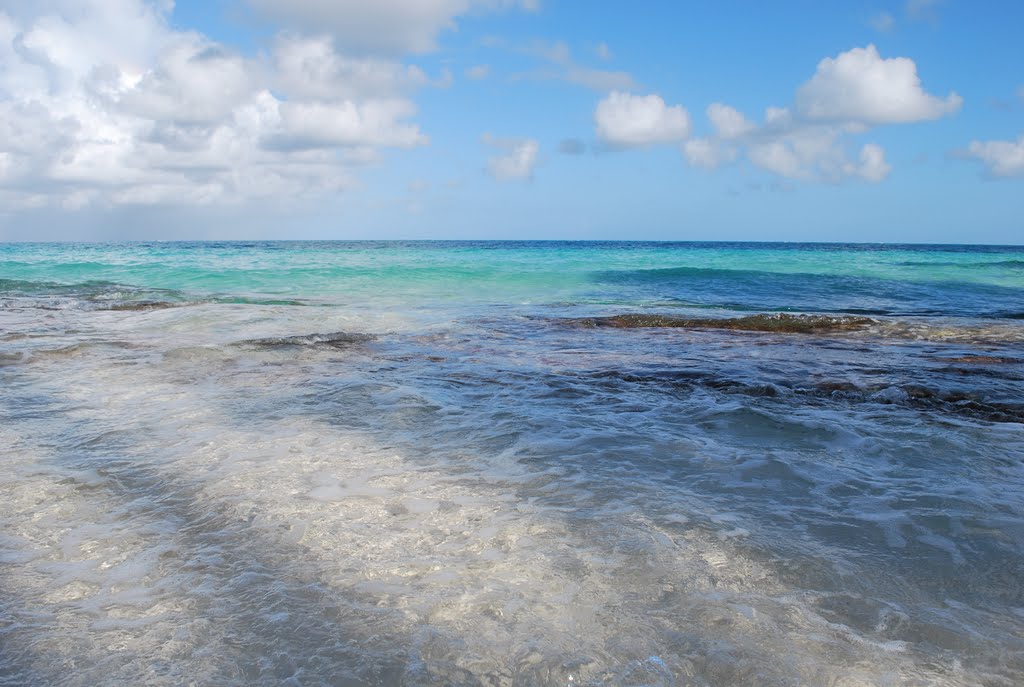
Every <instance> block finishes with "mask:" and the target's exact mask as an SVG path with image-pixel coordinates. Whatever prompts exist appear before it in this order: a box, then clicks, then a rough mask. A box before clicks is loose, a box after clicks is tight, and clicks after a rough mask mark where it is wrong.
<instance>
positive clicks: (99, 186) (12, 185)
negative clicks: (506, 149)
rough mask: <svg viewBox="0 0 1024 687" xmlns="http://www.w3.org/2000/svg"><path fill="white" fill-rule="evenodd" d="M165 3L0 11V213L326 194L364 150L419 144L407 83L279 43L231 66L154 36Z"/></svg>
mask: <svg viewBox="0 0 1024 687" xmlns="http://www.w3.org/2000/svg"><path fill="white" fill-rule="evenodd" d="M167 10H168V3H162V4H161V5H159V6H158V5H155V4H152V3H149V2H145V1H144V0H81V1H79V2H70V1H66V2H65V1H64V0H55V1H50V2H46V1H45V0H44V1H43V2H39V3H35V4H34V5H32V6H30V5H28V4H27V3H26V4H23V5H20V6H19V13H18V14H17V18H16V19H15V18H12V17H11V16H7V15H3V14H2V13H0V202H4V203H5V204H7V205H8V206H11V207H17V206H39V205H45V204H52V205H56V206H62V207H65V208H77V207H83V206H85V205H88V204H114V205H116V204H138V203H175V204H209V203H223V202H237V201H241V200H244V199H248V198H253V197H261V196H275V195H284V196H287V197H299V196H303V195H309V194H318V193H325V192H326V193H331V192H335V191H337V190H338V189H341V188H346V187H348V186H351V185H352V184H353V183H354V177H353V174H352V172H351V170H350V167H352V166H356V165H360V164H366V163H367V162H369V161H372V160H374V159H376V157H377V154H378V153H377V151H378V149H380V148H386V147H397V148H408V147H410V146H416V145H422V144H424V143H425V142H426V136H425V135H424V134H422V133H421V132H420V130H419V128H418V127H417V126H416V124H415V123H414V122H412V121H410V120H411V118H412V117H413V116H414V114H415V107H414V105H413V103H412V102H411V101H410V100H409V98H408V94H409V93H410V92H411V91H412V90H414V89H416V88H419V87H422V86H424V85H425V84H427V83H428V82H429V80H428V79H427V78H426V76H425V75H424V74H423V72H422V71H421V70H419V69H418V68H416V67H409V66H404V65H401V64H399V63H397V62H394V61H390V60H383V59H374V58H351V57H346V56H343V55H341V54H339V53H337V52H336V51H335V50H334V49H333V47H332V45H331V43H330V42H329V41H327V40H326V39H309V38H299V37H296V36H290V35H285V36H281V37H279V38H278V39H277V40H276V41H275V43H274V47H273V50H272V51H271V53H269V54H268V55H265V56H262V57H259V58H247V57H244V56H241V55H239V54H237V53H234V52H232V51H230V50H228V49H226V48H225V47H224V46H223V45H220V44H218V43H216V42H214V41H211V40H210V39H208V38H206V37H204V36H202V35H200V34H198V33H195V32H182V31H176V30H173V29H172V28H170V26H169V25H168V23H167V14H166V12H167Z"/></svg>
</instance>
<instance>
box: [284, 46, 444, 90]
mask: <svg viewBox="0 0 1024 687" xmlns="http://www.w3.org/2000/svg"><path fill="white" fill-rule="evenodd" d="M273 59H274V70H273V75H274V85H275V86H276V87H277V89H279V90H280V91H282V92H283V93H286V94H287V95H288V96H289V97H298V98H309V99H317V100H339V99H351V98H373V97H376V98H388V97H392V96H395V95H399V94H403V93H407V92H409V91H411V90H414V89H416V88H421V87H423V86H426V85H427V84H428V83H429V79H428V78H427V75H426V74H424V73H423V70H421V69H420V68H419V67H416V66H406V65H403V64H401V63H399V62H395V61H394V60H386V59H379V58H372V57H360V58H353V57H348V56H345V55H341V54H339V53H338V52H337V51H335V49H334V46H333V45H332V43H331V41H330V39H328V38H326V37H323V36H320V37H315V38H310V37H305V36H300V35H296V34H284V35H281V36H278V37H277V39H276V40H275V41H274V48H273Z"/></svg>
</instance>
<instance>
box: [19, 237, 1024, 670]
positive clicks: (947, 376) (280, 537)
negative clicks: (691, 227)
mask: <svg viewBox="0 0 1024 687" xmlns="http://www.w3.org/2000/svg"><path fill="white" fill-rule="evenodd" d="M1022 423H1024V247H989V246H918V245H907V246H897V245H861V244H856V245H834V244H771V243H765V244H755V243H640V242H636V243H634V242H610V243H597V242H593V243H591V242H579V243H577V242H566V243H563V242H265V243H264V242H251V243H247V242H224V243H214V242H209V243H173V242H168V243H114V244H0V685H12V686H13V685H19V686H21V685H69V686H70V685H75V686H77V685H81V686H83V687H84V686H86V685H89V686H92V685H189V684H194V685H293V686H294V685H343V686H345V687H356V686H363V685H381V686H383V685H481V686H484V685H486V686H499V685H562V686H574V687H575V686H585V685H636V686H639V685H647V686H655V685H657V686H667V685H676V686H679V687H682V686H694V687H697V686H700V687H713V686H714V687H717V686H732V685H749V686H755V685H756V686H758V687H764V686H780V687H781V686H787V687H790V686H796V685H809V686H817V685H831V686H835V687H854V686H861V685H863V686H867V685H871V686H877V685H887V686H903V685H907V686H911V685H913V686H925V685H929V686H931V685H940V686H954V685H955V686H963V687H968V686H970V687H1004V686H1005V687H1011V686H1013V685H1021V684H1024V424H1022Z"/></svg>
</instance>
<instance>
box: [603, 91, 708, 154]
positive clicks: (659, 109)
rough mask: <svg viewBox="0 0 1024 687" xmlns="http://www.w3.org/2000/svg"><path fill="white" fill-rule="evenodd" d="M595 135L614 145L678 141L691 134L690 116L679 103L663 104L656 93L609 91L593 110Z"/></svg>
mask: <svg viewBox="0 0 1024 687" xmlns="http://www.w3.org/2000/svg"><path fill="white" fill-rule="evenodd" d="M594 126H595V127H596V129H597V135H598V137H599V138H600V139H601V140H602V141H604V142H605V143H607V144H608V145H610V146H613V147H616V148H631V147H639V146H647V145H652V144H656V143H672V142H675V141H681V140H683V139H685V138H686V137H687V136H689V135H690V115H689V113H688V112H687V111H686V108H684V107H683V106H682V105H671V106H670V105H666V104H665V101H664V100H662V98H661V96H659V95H654V94H652V95H633V94H631V93H624V92H620V91H613V92H612V93H609V94H608V96H607V97H606V98H604V99H603V100H601V101H600V102H599V103H598V104H597V108H596V109H595V110H594Z"/></svg>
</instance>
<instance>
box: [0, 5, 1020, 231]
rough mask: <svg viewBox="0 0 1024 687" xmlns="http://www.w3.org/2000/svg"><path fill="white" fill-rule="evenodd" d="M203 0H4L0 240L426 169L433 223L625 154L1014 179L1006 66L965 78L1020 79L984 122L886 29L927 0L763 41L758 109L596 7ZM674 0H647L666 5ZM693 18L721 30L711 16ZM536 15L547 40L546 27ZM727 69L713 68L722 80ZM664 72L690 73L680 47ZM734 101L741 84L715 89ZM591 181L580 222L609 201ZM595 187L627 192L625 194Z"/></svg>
mask: <svg viewBox="0 0 1024 687" xmlns="http://www.w3.org/2000/svg"><path fill="white" fill-rule="evenodd" d="M950 4H951V3H950ZM212 6H213V8H214V9H213V10H211V9H210V7H211V5H205V6H204V5H194V4H192V3H187V2H179V3H178V4H175V3H174V2H172V1H171V0H42V1H39V2H31V3H30V2H22V1H21V0H16V1H15V2H13V3H9V4H8V6H7V7H6V8H5V9H0V202H2V207H3V209H2V210H0V239H2V238H5V237H6V238H20V237H21V233H25V232H26V227H29V223H28V222H27V221H26V220H25V219H24V218H25V217H29V216H30V215H31V213H33V212H37V211H40V210H45V211H46V212H48V213H49V214H48V215H47V217H50V218H54V217H60V218H63V219H64V220H66V221H69V222H71V221H73V220H74V217H75V215H76V213H79V214H80V213H91V216H97V215H98V216H101V217H102V216H103V213H113V212H115V211H116V210H117V208H124V207H131V208H153V209H154V211H157V210H162V209H180V208H182V207H189V208H193V209H198V210H195V211H196V212H199V211H201V209H202V208H225V207H227V208H232V207H234V208H243V209H244V208H246V207H247V204H250V203H265V204H266V203H270V204H278V205H285V206H296V207H298V206H300V205H302V206H303V207H305V208H307V209H309V208H315V207H317V206H318V204H321V205H323V207H336V206H335V205H332V203H336V202H338V201H337V199H338V198H349V197H353V196H354V197H358V196H359V195H360V194H363V195H365V196H366V197H374V198H376V200H375V201H374V203H369V204H367V205H366V207H371V206H372V207H374V208H376V209H375V210H374V212H375V213H376V214H377V215H379V216H381V217H384V218H385V219H383V220H379V221H377V224H378V225H379V224H380V222H387V221H390V220H389V219H388V218H392V219H393V218H394V217H395V216H396V215H395V214H394V213H395V212H399V211H396V210H394V209H393V208H392V209H389V208H388V207H387V206H388V205H389V201H388V199H389V198H390V199H391V200H392V201H394V202H393V203H390V204H392V205H400V204H401V203H399V202H398V201H397V200H396V199H398V198H399V196H400V195H401V194H402V193H403V192H404V191H403V189H408V188H411V187H412V183H413V182H412V181H411V179H421V178H432V181H433V182H434V183H430V184H428V185H425V186H423V187H422V189H421V193H420V195H421V196H427V195H430V194H437V198H442V195H443V194H447V195H443V201H444V202H443V203H441V204H439V205H438V207H440V206H441V205H442V204H443V205H445V207H447V208H448V210H446V212H447V214H446V215H445V216H446V217H449V218H450V216H451V209H450V208H451V207H452V206H453V205H455V206H457V205H458V203H459V201H460V199H459V198H458V196H457V194H458V189H459V188H466V189H467V190H466V193H476V196H477V197H480V196H484V195H487V194H493V196H492V197H494V198H500V197H501V196H500V195H497V194H501V193H502V191H501V190H500V188H501V187H503V186H516V185H518V186H520V187H521V188H522V190H521V191H516V193H517V196H516V197H517V198H519V199H524V200H523V201H522V202H524V203H526V204H527V205H528V204H529V203H530V202H531V201H529V200H526V199H528V198H529V196H528V195H526V194H529V193H531V192H532V193H533V194H535V195H544V194H545V193H546V191H545V189H544V188H543V187H544V186H545V184H550V185H551V190H550V191H548V192H549V193H552V194H553V193H557V192H558V190H559V189H561V188H564V187H566V185H567V184H570V183H572V184H574V188H575V187H576V186H578V184H579V182H580V179H581V177H580V175H585V174H586V172H585V171H581V170H582V169H583V168H585V167H586V166H587V165H591V166H592V169H594V170H596V171H597V173H601V174H606V173H607V174H613V173H614V172H604V171H603V170H606V169H608V166H609V165H622V166H623V167H631V166H632V165H634V164H636V163H632V162H629V161H628V160H629V159H630V158H638V159H645V160H647V161H648V162H649V163H650V164H652V165H656V166H657V169H656V170H655V171H652V172H649V174H652V175H656V178H657V179H658V180H659V181H660V180H663V179H665V178H667V176H668V175H671V174H678V175H679V177H680V179H681V180H680V184H679V186H680V190H679V191H678V192H679V193H682V192H683V189H685V184H684V182H683V181H682V179H684V178H685V179H687V180H691V181H690V183H691V184H692V183H700V184H704V185H708V184H716V183H717V184H726V185H728V186H729V189H730V192H731V193H734V192H735V188H736V186H737V184H738V183H739V184H742V187H743V188H747V189H757V188H760V187H761V185H762V184H763V183H769V182H770V183H771V184H772V185H776V184H778V185H785V188H789V189H793V188H804V189H806V190H807V193H808V194H814V193H818V191H815V190H814V189H815V187H820V188H835V187H837V186H846V185H849V184H852V185H854V186H855V185H857V184H862V185H864V184H866V185H869V186H870V185H880V186H881V185H885V184H888V183H891V182H890V177H891V176H892V175H893V174H894V173H895V172H894V170H896V171H897V172H898V171H903V172H904V173H905V174H907V175H910V174H913V173H914V170H915V168H916V167H923V166H924V165H925V164H928V163H929V162H930V163H931V164H933V165H937V166H941V167H942V169H943V170H952V171H951V172H949V174H952V175H956V176H957V178H958V179H962V178H963V174H964V173H965V172H964V170H970V178H971V179H972V182H971V183H974V184H978V185H979V188H983V187H982V186H980V185H984V184H995V183H1003V184H1004V185H1007V184H1018V190H1017V192H1019V183H1020V182H1019V181H1018V180H1019V179H1021V178H1024V122H1022V117H1021V115H1022V113H1024V97H1022V96H1020V94H1022V93H1024V85H1020V84H1021V82H1022V81H1024V65H1022V64H1021V63H1019V62H1018V63H1017V64H1016V65H1013V64H1009V65H1007V67H1006V69H1005V70H1004V71H1005V73H1002V74H995V75H993V78H990V79H988V81H987V82H986V83H987V84H989V87H990V88H991V89H994V92H993V93H991V94H990V95H989V99H990V100H994V99H996V98H997V97H998V96H1000V95H1001V94H1002V93H1011V94H1015V95H1016V96H1018V97H1017V98H1016V100H1017V102H1011V103H1009V104H1008V105H1007V106H1006V107H1005V108H1003V110H1005V111H1006V112H1007V113H1008V114H1009V115H1010V117H1009V119H1008V122H1004V121H996V120H998V116H997V115H995V114H993V113H994V112H996V108H993V107H990V106H989V105H988V104H987V103H986V102H984V101H980V102H979V101H978V100H975V101H974V102H972V101H971V100H970V99H969V97H970V96H967V95H966V94H963V89H964V88H968V89H970V88H971V87H976V84H973V83H970V82H964V83H963V84H962V85H961V84H960V83H958V82H957V81H956V79H955V78H950V79H949V80H948V81H943V80H942V79H941V78H936V75H937V74H939V70H938V68H937V67H935V66H933V65H934V63H936V62H938V61H939V60H938V58H936V57H934V56H931V57H930V59H929V64H928V66H927V67H926V68H923V67H922V66H921V64H920V63H919V60H918V59H915V57H914V56H913V55H911V54H910V53H911V52H913V50H911V49H908V50H906V51H903V50H900V48H899V45H898V42H897V41H895V40H894V39H893V37H894V36H896V35H897V34H898V33H899V32H900V31H907V32H909V31H912V30H913V31H932V32H933V34H934V33H935V32H937V31H939V29H937V28H936V25H940V24H941V21H942V16H941V13H943V12H946V11H948V10H949V8H948V7H947V6H946V4H945V3H944V4H941V5H940V4H937V3H934V2H924V1H923V0H912V1H911V2H908V3H906V4H904V5H895V6H894V5H891V3H887V4H886V6H887V7H888V9H880V10H879V11H878V12H876V13H874V14H871V15H870V16H865V17H863V18H862V20H861V21H860V24H859V25H854V24H853V23H852V22H851V25H852V28H851V29H850V33H851V41H852V39H853V38H854V36H855V34H858V33H859V34H860V35H865V34H871V33H873V35H870V36H868V37H869V40H866V41H857V42H852V44H851V42H848V43H847V44H846V45H837V46H835V47H834V48H833V49H832V50H830V51H829V52H827V53H825V54H824V55H822V54H820V53H819V55H818V56H817V57H816V58H815V59H816V60H817V61H816V63H815V62H813V61H800V60H796V59H795V58H793V59H790V58H789V57H787V56H781V57H780V56H774V57H772V58H771V60H769V61H768V63H766V64H765V65H763V67H764V68H765V69H766V73H767V74H772V73H773V72H778V74H779V76H777V77H776V76H766V77H759V78H757V79H756V81H758V82H762V81H763V82H770V83H768V84H766V85H768V86H771V88H772V92H774V93H775V95H774V96H769V97H771V98H772V100H769V101H767V102H764V101H762V102H761V104H760V107H759V108H758V109H761V110H762V113H763V114H762V115H761V117H759V118H757V119H755V118H752V117H751V116H749V115H748V114H747V113H749V112H750V111H751V108H752V106H754V107H757V106H756V105H755V104H754V100H755V99H754V98H751V97H750V96H749V95H747V94H746V93H744V88H743V87H742V85H741V86H740V87H739V88H736V87H733V86H731V85H730V83H729V81H728V80H727V79H725V78H724V77H723V78H721V79H717V78H712V79H711V81H713V82H714V86H715V88H714V89H712V88H711V87H709V85H708V83H702V84H701V85H700V87H696V86H694V87H692V88H688V84H687V82H686V81H685V80H680V79H678V77H676V76H675V74H674V73H673V72H672V71H671V70H666V68H665V59H666V58H665V56H666V55H668V56H671V55H672V51H673V46H672V45H671V44H666V43H665V42H661V41H659V40H656V39H655V38H653V32H652V39H651V42H650V45H647V44H645V41H644V40H639V41H637V40H630V39H629V35H628V34H627V33H625V31H627V29H628V28H629V27H624V28H623V29H622V32H617V31H616V27H615V21H614V20H615V19H617V18H616V17H611V16H609V17H605V20H606V21H604V22H603V23H602V22H599V21H597V19H594V21H593V22H592V23H594V24H596V25H599V26H600V27H601V28H602V29H603V31H602V32H599V33H595V32H590V33H583V32H581V31H580V30H579V29H578V28H576V27H575V26H574V24H573V20H574V19H575V15H573V14H572V12H571V11H570V10H571V8H567V7H565V6H564V4H563V5H562V6H561V7H559V5H558V3H556V2H554V1H553V0H549V1H548V2H540V0H379V1H378V2H374V3H366V2H362V1H360V0H289V1H288V2H284V1H282V0H245V4H244V5H242V6H233V9H232V7H229V6H228V5H219V4H217V3H214V4H213V5H212ZM204 7H205V9H203V8H204ZM672 7H674V5H670V4H669V3H665V5H664V7H662V8H661V10H662V11H663V12H664V13H665V16H666V18H667V17H669V16H674V13H675V12H676V10H674V9H672ZM577 11H578V8H577ZM621 12H623V13H625V10H621ZM547 15H551V16H550V19H549V20H546V16H547ZM623 17H624V15H623ZM705 19H707V20H708V21H712V22H714V21H716V20H718V21H722V22H723V29H722V30H723V31H726V29H725V28H724V20H725V19H726V17H725V16H723V17H721V18H716V17H705ZM995 19H997V20H998V18H995ZM505 27H507V29H505V31H506V32H505V33H504V34H503V33H502V30H503V28H505ZM907 27H910V28H907ZM552 28H554V29H557V30H559V31H564V32H565V33H566V34H567V35H558V36H550V35H549V34H550V33H551V30H552ZM944 30H945V31H949V32H955V31H956V27H952V28H947V29H944ZM531 34H532V35H531ZM658 35H659V36H660V35H662V34H658ZM860 35H858V36H856V37H860ZM976 39H977V40H983V39H984V37H976ZM989 40H991V38H989ZM908 45H909V47H910V48H913V47H914V45H915V42H914V41H909V40H908ZM613 47H614V49H613ZM1007 49H1008V50H1010V49H1012V46H1007ZM647 50H650V51H652V52H654V53H656V56H655V57H654V58H650V57H647V56H645V51H647ZM780 52H785V53H789V52H796V51H793V50H782V51H780ZM631 55H632V56H633V58H634V59H633V60H632V61H630V60H629V57H630V56H631ZM757 58H758V56H757V55H755V54H754V53H753V52H751V54H750V55H748V56H746V62H747V63H753V62H756V61H757ZM712 63H713V60H710V59H709V62H708V64H709V65H712ZM684 64H685V63H684ZM943 64H946V63H943ZM624 67H628V69H627V68H624ZM727 67H728V65H724V66H723V67H722V74H732V75H733V77H732V78H734V79H736V78H738V77H736V76H735V74H736V73H737V69H736V68H727ZM707 69H711V70H713V67H712V66H708V67H707ZM680 71H685V72H686V74H687V75H688V76H689V78H690V79H691V82H692V83H696V82H699V81H700V80H701V79H700V78H698V77H699V76H701V75H699V74H698V73H697V72H695V71H693V70H692V69H691V68H690V66H689V65H687V67H686V68H685V69H682V70H680ZM750 71H751V70H749V69H748V70H747V72H748V73H749V72H750ZM950 71H952V72H954V74H955V75H959V76H961V77H962V76H963V70H962V69H954V68H953V67H951V68H950ZM739 73H743V72H739ZM801 73H802V74H803V77H802V80H801V78H800V77H797V78H795V79H793V78H790V79H789V80H788V83H787V80H786V78H784V77H783V75H784V74H801ZM922 73H923V74H924V75H923V74H922ZM709 76H710V77H714V75H713V74H711V75H709ZM706 80H707V79H706ZM944 83H945V84H947V85H946V87H943V86H942V84H944ZM787 93H788V94H789V95H787ZM733 98H736V99H737V100H740V102H735V101H733V102H732V104H729V103H727V102H725V100H727V99H728V100H733ZM1011 100H1013V97H1012V96H1011ZM779 102H782V103H787V104H782V105H779V104H777V103H779ZM691 109H692V110H694V111H698V112H703V117H701V118H697V119H695V118H694V117H693V116H692V115H691ZM943 122H946V123H947V124H945V125H943ZM1014 127H1016V128H1015V129H1014ZM929 128H931V129H932V131H931V132H929V131H928V130H929ZM697 131H699V132H700V133H699V134H698V133H695V132H697ZM990 131H992V132H997V133H995V134H989V132H990ZM915 146H916V147H917V148H918V150H915ZM659 149H667V150H671V151H674V153H673V155H674V157H675V162H672V161H671V160H670V159H667V158H665V157H664V156H662V155H661V154H660V153H658V152H657V151H658V150H659ZM545 150H547V151H549V152H550V153H551V155H545ZM891 150H895V151H896V154H895V156H894V155H893V154H892V153H891V152H890V151H891ZM928 152H931V153H932V159H934V161H933V162H932V161H931V160H930V159H929V157H928ZM559 153H560V154H559ZM588 153H590V154H588ZM936 153H939V154H938V155H936ZM571 160H575V161H576V162H570V161H571ZM971 162H973V163H974V164H973V165H971V164H969V163H971ZM569 164H572V165H574V169H573V170H570V169H569V168H568V167H567V166H566V165H569ZM673 165H674V166H675V170H676V171H674V172H673ZM978 166H980V169H981V170H982V173H981V174H978V172H977V168H978ZM631 169H632V167H631ZM630 174H631V176H633V177H636V176H637V175H636V174H634V173H633V172H632V171H631V172H630ZM692 175H698V176H692ZM403 176H404V178H402V177H403ZM441 177H447V181H446V180H445V179H442V178H441ZM652 178H654V177H652ZM761 179H763V180H764V182H762V181H761ZM999 179H1002V180H1003V181H1002V182H999V181H998V180H999ZM692 180H697V181H692ZM594 183H595V184H596V185H595V191H596V193H595V194H594V196H595V199H594V200H593V201H590V206H594V208H595V209H593V210H591V212H593V213H594V214H595V216H599V215H600V213H601V210H600V209H599V206H600V205H601V203H602V202H609V203H610V202H612V201H611V200H602V199H601V197H606V196H607V194H604V193H603V192H602V191H601V190H600V188H603V187H601V186H600V183H603V182H599V181H598V182H594ZM630 183H636V184H639V185H643V184H645V182H644V180H643V179H642V178H636V180H635V181H633V182H630ZM488 184H489V185H492V188H490V189H488V188H487V186H486V185H488ZM647 186H650V184H647ZM940 187H941V182H940ZM616 191H617V193H618V194H620V195H621V196H624V197H628V196H629V193H630V188H629V186H628V184H619V185H618V186H617V187H616ZM985 192H986V191H979V194H982V193H985ZM989 193H990V192H989ZM999 193H1003V192H1002V191H1000V192H999ZM565 197H566V203H567V205H568V206H571V207H574V208H575V206H574V205H573V203H578V202H579V201H578V200H574V196H573V195H572V194H571V193H566V194H565ZM349 202H351V201H349ZM672 202H674V201H671V200H666V201H665V203H666V207H669V206H670V205H671V203H672ZM1004 202H1005V201H1004ZM417 206H418V207H419V208H421V209H422V207H423V204H422V203H421V202H418V203H417ZM588 207H589V206H588ZM587 211H588V210H587V208H586V207H584V208H582V212H583V213H585V212H587ZM361 212H362V214H361V215H360V217H362V219H364V220H365V219H366V216H367V213H368V212H369V211H368V210H366V209H365V208H364V209H363V210H362V211H361ZM356 214H358V213H356ZM395 221H397V220H395ZM523 222H524V224H525V223H526V218H524V220H523ZM399 223H400V222H399ZM369 224H374V222H369ZM29 228H30V227H29ZM1004 229H1005V228H1004ZM29 233H31V232H29ZM172 238H173V236H172ZM1011 238H1012V236H1011Z"/></svg>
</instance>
